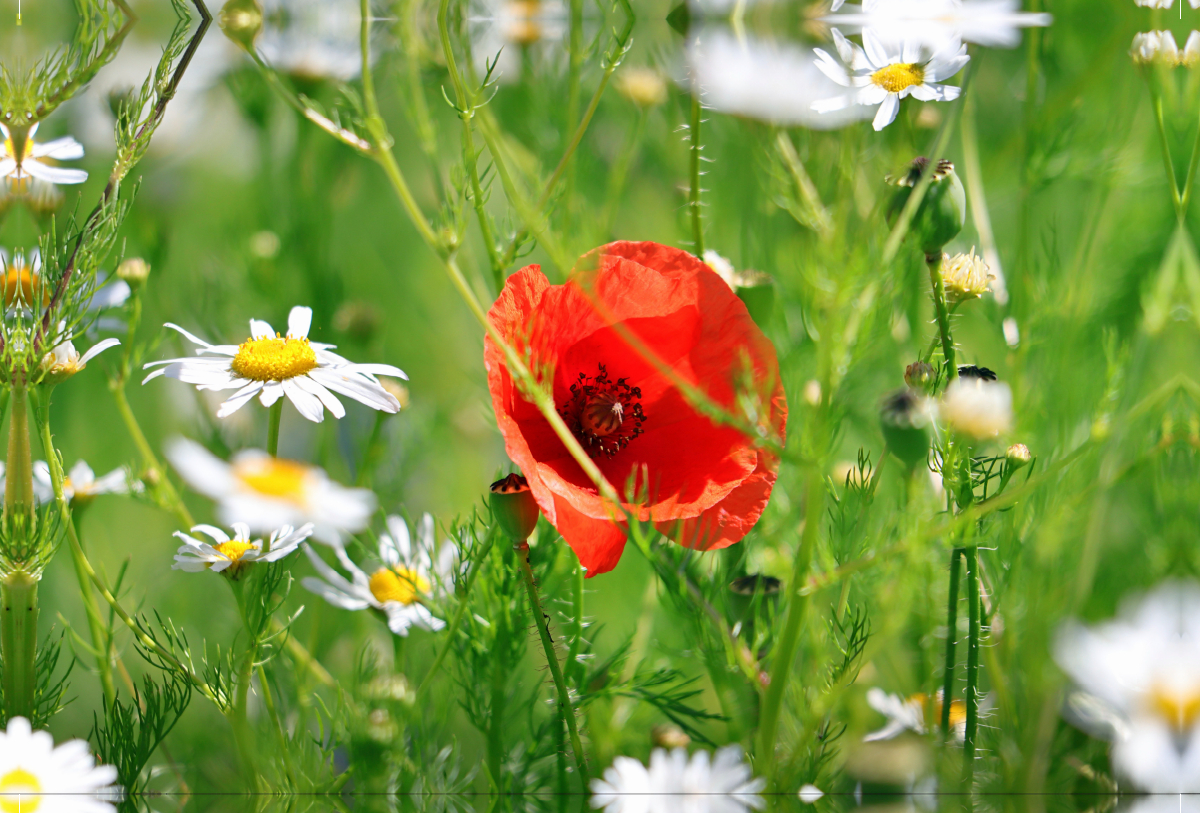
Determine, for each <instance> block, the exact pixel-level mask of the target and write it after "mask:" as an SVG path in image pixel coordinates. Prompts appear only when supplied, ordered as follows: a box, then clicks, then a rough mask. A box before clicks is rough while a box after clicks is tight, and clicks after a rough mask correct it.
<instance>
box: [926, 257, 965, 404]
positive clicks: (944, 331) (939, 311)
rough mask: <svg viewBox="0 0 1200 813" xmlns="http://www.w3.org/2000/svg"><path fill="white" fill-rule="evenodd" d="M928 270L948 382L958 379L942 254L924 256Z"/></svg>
mask: <svg viewBox="0 0 1200 813" xmlns="http://www.w3.org/2000/svg"><path fill="white" fill-rule="evenodd" d="M925 264H926V266H928V268H929V281H930V283H931V284H932V286H933V311H934V314H935V315H936V316H937V324H938V335H939V336H940V337H941V340H942V355H943V356H945V357H946V368H947V369H946V375H947V377H948V380H950V381H953V380H954V379H956V378H958V365H957V364H955V361H954V339H953V337H951V335H950V309H949V308H948V307H946V282H945V279H944V278H943V277H942V253H941V252H940V251H939V252H938V253H937V254H936V255H928V254H927V255H925Z"/></svg>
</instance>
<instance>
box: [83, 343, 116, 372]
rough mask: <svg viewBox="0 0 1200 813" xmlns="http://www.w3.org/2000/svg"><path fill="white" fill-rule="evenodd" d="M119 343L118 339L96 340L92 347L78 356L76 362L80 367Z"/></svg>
mask: <svg viewBox="0 0 1200 813" xmlns="http://www.w3.org/2000/svg"><path fill="white" fill-rule="evenodd" d="M120 343H121V340H120V339H105V340H104V341H102V342H97V343H96V344H94V345H92V347H91V348H90V349H89V350H88V351H87V352H86V353H84V354H83V355H82V356H80V357H79V361H78V362H77V364H78V365H79V366H80V367H82V366H83V365H85V364H87V363H88V362H89V361H91V360H92V359H94V358H95V357H96V356H98V355H100V354H101V353H103V352H104V351H105V350H107V349H108V348H110V347H116V346H117V345H119V344H120Z"/></svg>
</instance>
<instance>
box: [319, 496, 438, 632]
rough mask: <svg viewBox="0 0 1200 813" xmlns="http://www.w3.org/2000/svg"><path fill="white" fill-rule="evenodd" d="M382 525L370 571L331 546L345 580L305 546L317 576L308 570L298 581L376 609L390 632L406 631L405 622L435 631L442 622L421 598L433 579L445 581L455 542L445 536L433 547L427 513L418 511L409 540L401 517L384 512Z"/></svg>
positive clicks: (357, 606) (343, 601)
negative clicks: (414, 539) (376, 556)
mask: <svg viewBox="0 0 1200 813" xmlns="http://www.w3.org/2000/svg"><path fill="white" fill-rule="evenodd" d="M387 527H388V533H386V534H380V536H379V566H378V567H376V568H375V569H374V570H373V571H372V572H371V574H370V575H367V573H366V572H364V571H363V570H361V569H360V568H359V567H358V565H356V564H354V562H353V561H351V559H350V557H349V556H348V555H347V554H346V551H345V549H344V548H338V549H337V551H336V552H337V557H338V562H340V563H341V565H342V569H343V570H345V571H346V572H347V573H349V574H350V580H347V579H346V577H345V576H343V575H342V574H340V573H338V572H337V571H336V570H334V569H333V568H332V567H330V566H329V565H327V564H326V563H325V561H324V560H323V559H321V557H320V556H318V555H317V553H316V552H315V551H313V550H312V549H310V548H306V549H305V552H306V553H307V554H308V558H309V559H311V560H312V563H313V567H315V568H316V569H317V572H318V573H320V574H321V578H320V579H318V578H314V577H312V576H309V577H307V578H305V579H304V580H303V582H302V584H303V585H304V586H305V587H306V588H308V589H309V590H311V591H312V592H314V593H316V594H317V595H319V596H321V597H322V598H324V599H325V600H326V601H328V602H329V603H330V604H333V605H334V606H336V607H341V608H342V609H345V610H366V609H368V608H370V609H374V610H378V611H379V612H381V613H382V614H383V615H384V616H385V617H386V618H387V625H388V629H390V630H391V631H392V632H394V633H395V634H396V635H408V630H409V627H418V628H420V629H425V630H429V631H430V632H437V631H438V630H440V629H442V628H443V627H445V626H446V624H445V622H444V621H442V620H441V619H440V618H437V617H436V616H434V614H433V613H432V612H430V610H429V608H428V607H426V606H425V604H424V603H423V599H424V598H426V597H428V596H430V595H432V593H433V591H434V587H435V585H438V584H447V583H449V582H450V580H451V578H452V577H453V574H454V569H455V567H456V566H457V562H458V547H457V546H456V545H455V544H454V543H453V542H446V543H445V544H443V545H442V547H441V549H440V550H436V551H435V548H436V542H435V539H434V529H433V517H431V516H430V515H429V514H426V515H425V516H423V517H421V523H420V525H419V526H418V527H417V543H416V545H415V546H414V545H413V544H412V542H411V541H410V539H409V534H408V525H407V524H406V523H405V522H404V520H403V519H402V518H400V517H397V516H390V517H388V518H387Z"/></svg>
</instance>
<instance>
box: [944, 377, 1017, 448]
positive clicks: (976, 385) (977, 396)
mask: <svg viewBox="0 0 1200 813" xmlns="http://www.w3.org/2000/svg"><path fill="white" fill-rule="evenodd" d="M938 416H939V417H940V418H941V419H942V420H943V421H945V422H946V423H947V424H948V425H949V426H950V428H951V429H953V430H955V431H956V432H961V433H962V434H964V435H968V436H969V437H972V438H975V439H976V440H985V439H987V438H994V437H997V436H999V435H1000V434H1002V433H1004V432H1007V431H1008V430H1009V429H1011V428H1012V421H1013V407H1012V390H1010V389H1009V388H1008V385H1007V384H1004V383H1001V382H999V381H987V380H984V379H982V378H974V377H970V378H964V377H961V376H960V377H959V378H956V379H954V381H953V382H951V384H950V386H949V387H947V388H946V392H945V393H944V394H943V395H942V400H941V402H940V403H939V404H938Z"/></svg>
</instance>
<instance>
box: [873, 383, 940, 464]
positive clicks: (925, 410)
mask: <svg viewBox="0 0 1200 813" xmlns="http://www.w3.org/2000/svg"><path fill="white" fill-rule="evenodd" d="M879 425H880V427H882V429H883V439H884V441H885V442H886V443H887V446H888V451H890V452H891V453H892V454H893V455H895V456H896V459H897V460H900V461H902V462H903V463H904V464H905V465H906V466H908V468H910V469H914V468H916V467H917V466H918V465H920V464H921V463H923V462H924V461H925V458H926V457H927V456H928V454H929V428H928V427H929V402H928V400H927V399H926V398H925V396H924V395H919V394H917V393H916V392H914V391H913V390H911V389H908V388H905V389H902V390H896V391H895V392H894V393H892V394H891V395H889V396H888V397H887V398H886V399H884V402H883V407H882V408H881V409H880V411H879Z"/></svg>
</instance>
